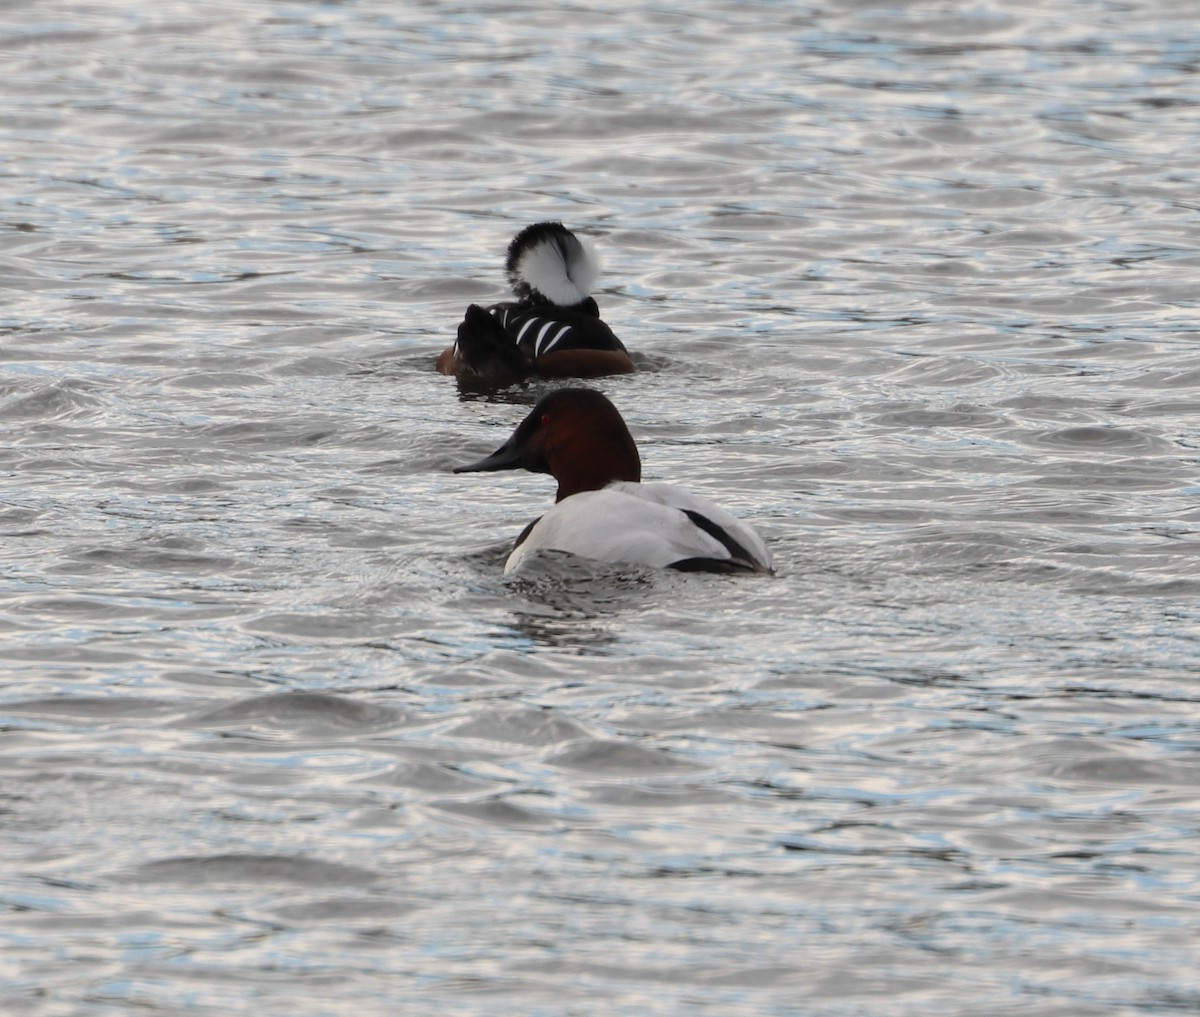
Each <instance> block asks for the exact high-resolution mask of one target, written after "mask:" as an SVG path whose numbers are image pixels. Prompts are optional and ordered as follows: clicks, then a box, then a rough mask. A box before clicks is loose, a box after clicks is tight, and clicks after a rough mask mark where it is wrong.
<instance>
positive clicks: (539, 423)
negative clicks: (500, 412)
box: [454, 388, 642, 501]
mask: <svg viewBox="0 0 1200 1017" xmlns="http://www.w3.org/2000/svg"><path fill="white" fill-rule="evenodd" d="M488 470H529V471H530V472H531V473H549V474H550V475H551V476H553V477H554V479H555V480H557V481H558V494H557V496H556V497H555V499H554V500H555V501H562V500H563V499H564V498H569V497H570V496H571V495H573V494H578V493H579V492H580V491H597V490H599V489H600V488H602V487H604V486H605V485H606V484H611V483H612V482H613V481H614V480H631V481H634V482H635V483H636V482H638V481H640V480H641V479H642V462H641V459H640V458H639V457H638V450H637V445H636V444H634V441H633V435H631V434H630V433H629V428H628V427H626V426H625V421H624V420H622V419H621V414H620V413H618V412H617V408H616V407H615V406H614V405H613V404H612V403H610V402H609V401H608V399H606V398H605V397H604V396H603V395H601V394H600V393H599V392H596V391H593V390H592V389H590V388H560V389H558V390H556V391H554V392H551V393H549V394H548V395H544V396H542V398H541V399H539V400H538V402H537V405H536V406H534V408H533V409H532V410H531V411H530V413H529V416H527V417H526V418H525V419H524V420H522V421H521V423H520V424H518V425H517V429H516V430H515V431H513V433H512V437H510V438H509V439H508V441H506V442H505V443H504V444H503V445H501V446H500V447H499V448H498V449H496V451H495V452H493V453H492V454H491V455H490V456H487V457H486V458H484V459H480V460H479V462H477V463H472V464H471V465H469V466H458V467H455V470H454V472H455V473H480V472H484V471H488Z"/></svg>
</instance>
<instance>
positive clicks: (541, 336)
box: [533, 321, 554, 357]
mask: <svg viewBox="0 0 1200 1017" xmlns="http://www.w3.org/2000/svg"><path fill="white" fill-rule="evenodd" d="M553 327H554V322H552V321H548V322H546V324H545V325H543V326H542V328H541V330H540V331H539V332H538V334H537V338H536V339H534V341H533V355H534V356H535V357H540V356H541V355H542V354H543V353H545V352H546V351H545V349H543V348H542V342H543V341H544V340H545V338H546V333H547V332H549V331H550V329H552V328H553Z"/></svg>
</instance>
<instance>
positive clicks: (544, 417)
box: [542, 413, 550, 427]
mask: <svg viewBox="0 0 1200 1017" xmlns="http://www.w3.org/2000/svg"><path fill="white" fill-rule="evenodd" d="M548 423H550V414H549V413H543V414H542V427H545V426H546V425H547V424H548Z"/></svg>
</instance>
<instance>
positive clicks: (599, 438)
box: [551, 417, 642, 501]
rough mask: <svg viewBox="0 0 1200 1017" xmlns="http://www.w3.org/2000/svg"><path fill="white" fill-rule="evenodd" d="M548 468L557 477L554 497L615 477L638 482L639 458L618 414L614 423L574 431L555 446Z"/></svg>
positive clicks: (599, 485) (589, 488)
mask: <svg viewBox="0 0 1200 1017" xmlns="http://www.w3.org/2000/svg"><path fill="white" fill-rule="evenodd" d="M551 472H552V473H553V474H554V478H555V479H556V480H557V481H558V494H557V495H556V496H555V499H554V500H555V501H562V500H563V499H564V498H569V497H571V495H573V494H578V493H579V492H580V491H598V490H600V488H602V487H607V486H608V485H609V484H611V483H612V482H613V481H614V480H629V481H632V482H633V483H635V484H636V483H638V482H639V481H640V480H641V479H642V461H641V458H640V457H639V456H638V450H637V445H636V444H635V443H634V440H633V436H632V435H631V434H630V433H629V429H628V428H627V427H626V426H625V422H624V421H623V420H621V419H620V418H619V417H618V418H617V420H616V421H615V426H614V425H613V424H612V423H610V422H607V421H605V422H597V423H596V424H595V425H594V426H593V429H592V430H590V431H586V432H585V431H579V432H575V436H574V437H573V438H572V439H570V440H569V441H564V442H562V443H561V444H560V445H559V447H557V448H556V449H555V450H554V455H553V456H552V461H551Z"/></svg>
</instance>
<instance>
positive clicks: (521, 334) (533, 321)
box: [516, 318, 542, 342]
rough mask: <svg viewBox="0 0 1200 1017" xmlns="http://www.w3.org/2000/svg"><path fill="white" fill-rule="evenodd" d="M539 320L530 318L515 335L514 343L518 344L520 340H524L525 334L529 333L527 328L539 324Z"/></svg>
mask: <svg viewBox="0 0 1200 1017" xmlns="http://www.w3.org/2000/svg"><path fill="white" fill-rule="evenodd" d="M541 320H542V319H541V318H530V319H529V320H528V321H527V322H525V324H524V325H522V326H521V331H519V332H518V333H517V339H516V341H517V342H520V341H521V340H522V339H524V338H525V333H526V332H528V331H529V326H530V325H536V324H538V322H540V321H541Z"/></svg>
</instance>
